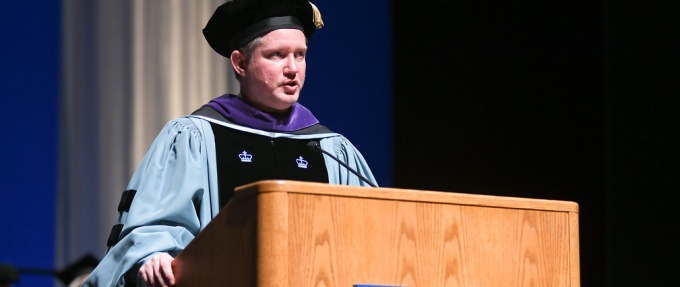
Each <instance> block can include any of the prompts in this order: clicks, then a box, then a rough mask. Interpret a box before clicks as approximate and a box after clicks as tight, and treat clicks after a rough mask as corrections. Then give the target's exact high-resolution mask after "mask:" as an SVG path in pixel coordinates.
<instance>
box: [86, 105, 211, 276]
mask: <svg viewBox="0 0 680 287" xmlns="http://www.w3.org/2000/svg"><path fill="white" fill-rule="evenodd" d="M210 186H211V185H210V182H209V164H208V156H207V155H206V143H205V139H204V138H203V137H202V134H201V130H200V129H199V127H197V125H196V124H195V123H194V122H193V121H191V120H190V119H187V118H181V119H178V120H174V121H171V122H169V123H168V124H166V126H165V127H164V128H163V129H162V130H161V132H160V134H159V135H158V137H157V138H156V139H155V140H154V142H153V143H152V145H151V147H150V149H149V151H148V152H147V154H146V155H145V157H144V159H143V160H142V162H141V164H140V165H139V167H138V169H137V171H136V172H135V174H134V175H133V177H132V179H131V181H130V183H129V185H128V189H134V190H137V192H136V195H135V198H134V200H133V201H132V204H131V205H130V210H129V211H128V212H123V213H122V214H121V215H120V217H119V219H118V223H119V224H123V229H122V232H121V234H120V236H119V241H118V243H117V244H116V245H114V246H113V247H111V248H109V250H108V251H107V253H106V255H105V256H104V258H103V259H102V261H101V262H100V264H99V265H98V266H97V267H96V268H95V270H94V271H93V272H92V273H91V275H90V276H89V277H88V279H87V281H86V282H85V284H84V285H83V286H131V285H134V284H131V283H132V282H137V281H138V280H137V271H138V269H139V267H141V265H143V264H144V263H145V262H146V261H147V260H149V259H150V258H151V257H152V256H153V255H155V254H157V253H159V252H167V253H169V254H170V255H172V256H173V257H174V256H176V255H177V254H178V253H179V252H180V251H182V250H183V249H184V248H185V247H186V246H187V245H188V244H189V242H191V240H193V239H194V237H195V235H196V234H198V232H199V231H200V230H202V229H203V227H205V225H207V224H208V222H209V221H210V219H211V218H212V213H213V211H212V210H211V209H212V203H211V195H210ZM126 281H127V283H126ZM130 281H131V282H130Z"/></svg>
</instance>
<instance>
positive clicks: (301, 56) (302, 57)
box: [295, 52, 305, 59]
mask: <svg viewBox="0 0 680 287" xmlns="http://www.w3.org/2000/svg"><path fill="white" fill-rule="evenodd" d="M295 57H297V58H299V59H304V58H305V52H298V53H296V54H295Z"/></svg>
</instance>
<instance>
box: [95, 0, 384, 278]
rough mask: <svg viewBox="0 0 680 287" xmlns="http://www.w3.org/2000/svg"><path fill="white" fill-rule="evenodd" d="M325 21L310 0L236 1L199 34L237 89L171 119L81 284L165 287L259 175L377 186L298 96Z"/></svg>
mask: <svg viewBox="0 0 680 287" xmlns="http://www.w3.org/2000/svg"><path fill="white" fill-rule="evenodd" d="M322 26H323V21H322V19H321V14H320V12H319V11H318V9H317V8H316V7H315V6H314V5H313V4H311V2H308V1H306V0H234V1H231V2H227V3H225V4H223V5H221V6H219V7H218V8H217V10H216V11H215V13H214V14H213V15H212V17H211V18H210V20H209V21H208V23H207V25H206V26H205V28H204V29H203V35H204V36H205V39H206V40H207V42H208V43H209V44H210V46H211V47H212V48H213V49H214V50H215V51H216V52H217V53H219V54H220V55H222V56H224V57H226V58H228V59H229V60H230V63H231V66H232V68H233V69H234V71H235V74H236V77H237V79H238V81H239V84H240V88H241V89H240V93H239V94H238V95H231V94H227V95H223V96H220V97H218V98H215V99H213V100H211V101H210V102H209V103H207V104H206V105H204V106H203V107H201V108H199V109H198V110H197V111H196V112H194V113H193V114H192V115H189V116H185V117H181V118H178V119H175V120H173V121H170V122H169V123H168V124H167V125H166V126H165V127H164V128H163V130H162V131H161V132H160V134H159V135H158V137H157V138H156V140H155V141H154V142H153V144H152V145H151V147H150V149H149V151H148V152H147V154H146V156H145V157H144V159H143V161H142V162H141V164H140V165H139V167H138V169H137V171H136V172H135V174H134V175H133V177H132V179H131V181H130V183H129V185H128V190H126V191H125V192H124V193H123V196H122V199H121V202H120V204H119V206H118V211H119V212H120V215H119V219H118V221H117V224H116V225H114V227H113V229H112V231H111V236H110V237H109V240H108V242H107V244H108V246H109V249H108V251H107V253H106V255H105V256H104V258H103V259H102V261H101V262H100V264H99V265H98V266H97V268H96V269H95V270H94V271H93V272H92V273H91V275H90V276H89V277H88V279H87V281H86V282H85V284H84V286H133V285H142V284H145V285H147V286H171V285H173V284H174V281H175V280H174V275H173V273H172V269H171V262H172V260H173V258H174V256H176V255H177V254H178V253H179V252H180V251H182V250H183V249H184V248H185V247H186V246H187V244H188V243H189V242H190V241H191V240H193V238H194V237H195V235H196V234H197V233H198V232H200V231H201V230H202V229H203V228H205V226H206V225H207V224H208V223H209V222H210V220H211V219H212V218H214V217H215V216H216V215H217V213H218V212H219V210H220V209H221V208H222V206H223V205H224V204H226V202H228V201H229V199H230V198H231V197H232V196H233V190H234V188H235V187H237V186H240V185H243V184H247V183H251V182H254V181H258V180H264V179H289V180H302V181H314V182H325V183H331V184H346V185H361V186H365V185H366V186H367V185H371V186H375V183H374V182H375V179H374V177H373V175H372V173H371V170H370V168H369V167H368V164H367V163H366V161H365V160H364V158H363V156H362V155H361V153H360V152H359V151H358V150H357V149H356V148H355V147H354V146H353V145H352V144H351V143H350V141H349V140H347V139H346V138H345V137H343V136H342V135H340V134H337V133H334V132H332V131H331V130H329V129H328V128H327V127H325V126H323V125H321V124H319V121H318V120H317V119H316V118H315V117H314V115H313V114H312V113H311V112H310V111H309V110H308V109H307V108H305V107H304V106H302V105H300V104H299V103H297V100H298V97H299V95H300V91H301V90H302V87H303V85H304V82H305V72H306V59H305V54H306V52H307V41H308V40H309V39H310V38H311V37H312V33H313V32H314V30H315V29H318V28H321V27H322Z"/></svg>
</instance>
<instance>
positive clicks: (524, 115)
mask: <svg viewBox="0 0 680 287" xmlns="http://www.w3.org/2000/svg"><path fill="white" fill-rule="evenodd" d="M671 3H672V2H669V3H668V4H665V3H657V2H640V3H637V4H635V5H628V4H627V3H622V2H620V1H426V2H415V1H393V32H394V33H393V37H394V39H393V43H394V45H393V53H394V57H393V63H394V66H395V67H394V77H393V83H394V85H393V87H394V110H393V115H394V121H393V124H394V155H393V160H394V185H395V186H396V187H403V188H416V189H428V190H441V191H455V192H464V193H477V194H492V195H503V196H519V197H531V198H545V199H557V200H569V201H575V202H577V203H578V204H579V206H580V228H581V229H580V247H581V276H582V286H677V281H678V280H677V279H676V278H677V275H676V273H675V272H677V271H676V270H677V268H678V266H680V264H678V259H677V257H676V254H677V249H678V247H677V246H678V243H677V240H676V239H675V236H674V233H675V232H674V230H675V231H677V229H678V228H677V226H678V224H676V219H677V216H676V215H675V214H676V212H675V210H674V207H675V204H674V202H675V201H674V198H675V196H674V194H675V193H676V192H677V191H678V187H679V185H678V180H677V179H676V177H677V176H678V163H677V151H676V143H677V140H675V138H677V137H678V132H677V127H675V126H674V125H673V120H672V118H675V114H677V112H678V108H677V105H676V104H675V102H676V100H675V99H674V98H675V97H676V96H677V95H678V94H679V92H680V87H679V84H678V80H680V73H678V72H679V67H680V45H679V44H678V35H680V24H679V23H680V19H679V18H678V15H680V13H678V12H679V11H680V9H678V8H676V6H678V5H673V4H671ZM673 283H675V285H674V284H673Z"/></svg>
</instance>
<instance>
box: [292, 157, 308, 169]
mask: <svg viewBox="0 0 680 287" xmlns="http://www.w3.org/2000/svg"><path fill="white" fill-rule="evenodd" d="M295 162H296V163H297V166H298V167H299V168H307V164H308V162H307V161H306V160H305V159H303V158H302V157H299V158H298V159H296V160H295Z"/></svg>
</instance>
